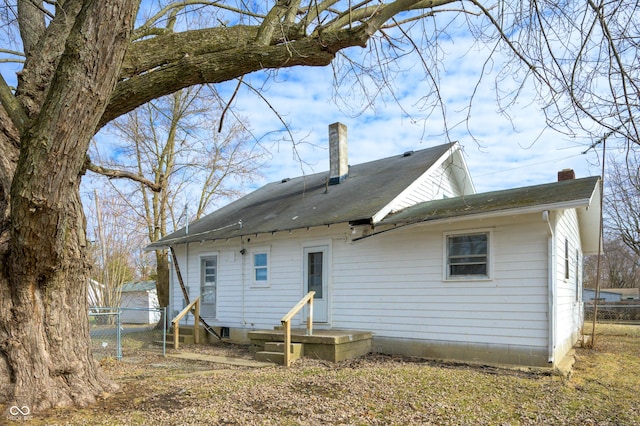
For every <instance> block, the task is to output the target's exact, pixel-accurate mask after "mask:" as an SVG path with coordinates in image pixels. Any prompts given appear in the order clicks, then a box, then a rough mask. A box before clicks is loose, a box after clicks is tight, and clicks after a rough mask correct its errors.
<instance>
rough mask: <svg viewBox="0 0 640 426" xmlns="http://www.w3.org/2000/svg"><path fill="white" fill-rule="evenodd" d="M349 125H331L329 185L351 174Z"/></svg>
mask: <svg viewBox="0 0 640 426" xmlns="http://www.w3.org/2000/svg"><path fill="white" fill-rule="evenodd" d="M347 157H348V156H347V126H345V125H344V124H342V123H333V124H330V125H329V185H337V184H339V183H340V182H342V181H343V180H345V179H346V178H347V176H348V175H349V159H348V158H347Z"/></svg>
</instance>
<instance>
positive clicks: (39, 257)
mask: <svg viewBox="0 0 640 426" xmlns="http://www.w3.org/2000/svg"><path fill="white" fill-rule="evenodd" d="M4 5H5V8H4V9H3V12H4V14H2V15H0V19H4V24H5V25H3V26H2V27H0V28H1V29H2V30H3V31H5V33H4V34H5V37H4V39H5V40H8V42H9V43H12V42H13V41H14V40H15V41H16V43H15V44H14V45H11V46H8V47H7V48H4V49H3V50H2V51H1V52H0V54H3V55H5V56H6V57H8V58H10V59H11V58H13V59H17V60H21V59H22V57H20V56H17V54H16V52H20V51H22V53H23V54H24V57H23V58H24V64H23V66H22V68H21V70H20V72H19V74H18V76H17V77H18V78H17V81H16V83H15V86H16V87H15V88H11V87H10V85H9V84H7V83H6V81H5V79H4V75H3V78H2V79H0V104H1V105H2V108H0V258H1V259H2V262H1V263H0V396H1V398H2V400H3V401H6V402H7V403H9V404H18V405H20V406H25V405H26V406H29V407H30V408H31V409H32V410H33V411H37V410H41V409H44V408H47V407H51V406H62V405H73V404H76V405H86V404H89V403H92V402H93V401H94V400H95V396H96V395H99V394H100V393H102V392H103V391H104V390H107V389H110V388H111V384H110V383H109V381H108V380H106V379H105V377H104V376H103V375H102V374H101V373H100V371H99V369H98V367H97V365H96V363H95V361H94V360H93V358H92V356H91V354H90V351H89V332H88V320H87V313H86V309H84V307H85V306H86V284H85V283H86V281H87V278H88V268H87V254H86V247H87V241H86V236H85V218H84V214H83V210H82V205H81V202H80V195H79V186H80V181H81V177H82V176H83V174H84V172H85V170H86V169H87V168H88V167H91V164H90V163H89V162H88V161H87V157H86V154H87V150H88V148H89V144H90V141H91V138H92V137H93V136H94V135H95V134H96V132H98V131H99V130H100V129H101V128H102V127H103V126H104V125H105V124H106V123H109V122H110V121H112V120H114V119H116V118H117V117H120V116H122V115H124V114H126V113H128V112H130V111H133V110H134V109H136V108H137V107H139V106H140V105H143V104H145V103H146V102H149V101H151V100H153V99H157V98H160V97H162V96H165V95H169V94H171V93H174V92H176V91H178V90H180V89H184V88H186V87H190V86H194V85H198V84H203V83H220V82H224V81H230V80H233V79H240V78H241V77H242V76H244V75H246V74H249V73H254V72H258V71H268V70H276V69H280V68H286V67H294V66H300V65H302V66H325V65H328V64H330V63H332V62H333V61H334V59H336V57H337V56H339V57H340V58H341V60H342V64H344V65H346V66H345V67H344V68H340V67H336V78H337V79H338V81H346V80H340V79H341V78H342V77H343V75H341V74H340V71H341V70H346V71H349V72H356V74H355V76H356V78H357V77H358V74H357V73H362V72H369V77H370V78H361V79H358V80H357V81H359V82H362V83H363V84H364V85H362V86H360V87H361V88H362V89H363V91H364V93H366V94H376V93H379V92H380V89H381V88H385V87H388V82H389V81H390V79H392V78H393V74H392V72H393V71H394V69H397V68H396V65H398V66H399V64H402V62H401V61H397V60H398V59H402V58H404V56H406V55H407V54H414V55H416V56H415V57H416V59H417V63H419V64H420V65H421V66H422V67H423V69H424V72H425V76H426V79H427V80H428V81H431V83H432V86H431V87H432V92H431V93H427V95H430V96H431V98H430V99H429V100H426V102H424V104H425V105H429V106H433V105H435V106H436V110H438V111H442V113H443V115H445V113H446V109H445V108H444V106H443V103H442V102H441V100H440V99H439V96H438V90H437V89H438V75H439V73H440V72H443V71H444V70H443V68H441V67H443V63H444V59H445V58H444V57H443V55H442V52H441V51H440V50H439V44H438V42H439V40H440V38H441V37H449V36H450V35H449V33H448V32H449V31H451V32H452V28H453V27H450V26H449V24H457V23H460V22H462V23H464V24H465V25H466V26H467V28H468V29H469V30H470V31H472V32H473V33H474V35H475V36H476V37H477V38H478V40H479V41H480V42H482V43H485V44H488V45H490V46H491V49H490V51H491V52H498V51H504V52H507V53H508V54H510V55H511V57H512V58H513V62H511V63H509V65H508V66H507V67H505V68H504V69H503V73H502V75H501V77H502V79H503V81H499V82H498V85H497V88H498V96H499V97H500V99H499V100H500V101H501V103H502V106H503V107H504V108H507V107H508V105H509V103H511V102H514V101H515V100H516V99H517V96H518V94H519V91H518V90H515V91H511V90H510V91H508V93H503V92H502V91H500V87H501V85H502V84H503V82H504V79H512V80H514V81H515V82H516V83H518V84H521V83H522V82H523V81H525V80H527V79H533V80H534V81H535V83H536V85H537V86H536V87H537V88H538V92H539V95H540V96H539V98H538V100H539V101H540V102H542V103H543V107H544V109H545V111H546V113H547V116H548V119H549V122H550V124H552V125H554V126H556V127H559V128H563V129H565V130H566V131H568V132H571V131H572V129H574V128H581V129H582V130H584V131H585V132H588V133H589V134H592V135H603V134H605V133H607V132H610V133H612V134H615V135H618V136H620V137H622V138H623V139H624V140H625V141H628V142H629V143H632V144H637V143H638V141H639V138H638V131H637V127H636V123H637V122H638V120H637V118H636V117H635V116H636V114H637V111H638V104H639V103H638V96H640V90H639V87H638V81H639V79H638V69H639V68H638V67H637V66H636V65H637V57H638V55H637V50H638V45H637V43H638V39H639V38H638V28H640V26H639V25H638V20H639V19H640V13H637V12H638V11H637V9H638V7H640V5H638V4H637V2H634V1H630V0H621V1H616V2H603V1H600V2H597V3H596V2H594V1H593V0H587V1H586V2H583V1H580V2H578V1H576V2H556V1H550V0H548V1H547V0H536V1H533V0H530V1H524V0H523V1H512V2H507V1H500V0H496V2H495V3H489V4H485V3H481V2H479V1H478V0H469V1H452V0H390V1H385V0H382V1H378V2H375V3H373V2H370V1H366V0H365V1H362V2H356V3H351V2H334V1H331V0H328V1H324V2H311V1H309V2H302V1H300V0H277V1H275V2H238V3H236V2H229V1H225V0H222V1H204V0H202V1H198V0H187V1H179V2H175V3H165V2H164V1H159V2H145V3H144V10H140V11H139V10H138V9H139V5H140V4H139V2H136V1H132V0H65V1H57V2H56V1H51V2H49V1H47V2H45V1H41V0H15V1H12V0H5V2H4ZM195 9H198V10H199V13H200V15H201V17H202V19H199V20H196V21H194V20H192V19H191V15H190V13H189V12H191V11H193V10H195ZM137 14H138V15H139V17H140V18H141V19H140V20H138V21H137V20H136V15H137ZM136 22H142V23H141V24H140V25H139V26H138V27H137V28H136V27H135V23H136ZM207 22H208V23H210V24H207V25H201V26H197V25H199V24H201V23H207ZM172 29H175V31H172ZM348 47H368V49H367V50H364V52H367V55H364V56H362V57H359V58H358V61H359V62H357V61H356V60H355V59H354V57H353V56H351V57H349V56H347V53H348V52H347V53H342V52H346V51H345V49H346V48H348ZM352 51H353V49H351V50H350V51H349V52H352ZM349 54H351V53H349ZM415 63H416V61H413V62H412V63H411V65H413V64H415ZM490 63H491V57H489V58H487V62H486V63H485V66H487V65H488V64H490ZM365 82H371V83H366V84H365ZM367 84H372V85H375V84H378V85H379V86H372V87H368V86H367ZM469 96H470V102H472V101H473V94H470V95H469ZM372 101H373V100H372ZM438 105H439V107H438ZM129 177H130V178H131V179H134V180H136V181H138V182H142V183H144V184H146V185H147V186H148V187H149V188H150V189H152V190H156V191H158V190H160V185H158V183H157V182H153V181H150V180H149V179H146V178H145V177H144V176H140V175H138V174H131V175H130V176H129Z"/></svg>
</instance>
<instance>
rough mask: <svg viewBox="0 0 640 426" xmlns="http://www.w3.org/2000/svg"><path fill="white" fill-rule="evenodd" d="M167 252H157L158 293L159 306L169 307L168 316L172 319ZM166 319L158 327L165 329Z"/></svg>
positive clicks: (162, 319)
mask: <svg viewBox="0 0 640 426" xmlns="http://www.w3.org/2000/svg"><path fill="white" fill-rule="evenodd" d="M167 256H168V254H167V251H166V250H158V251H156V266H157V281H156V291H157V292H158V306H160V307H161V308H162V307H165V306H166V307H167V311H166V312H167V315H168V316H169V319H171V311H170V306H169V258H168V257H167ZM164 324H165V319H164V317H162V318H160V322H159V323H158V326H160V327H163V326H164Z"/></svg>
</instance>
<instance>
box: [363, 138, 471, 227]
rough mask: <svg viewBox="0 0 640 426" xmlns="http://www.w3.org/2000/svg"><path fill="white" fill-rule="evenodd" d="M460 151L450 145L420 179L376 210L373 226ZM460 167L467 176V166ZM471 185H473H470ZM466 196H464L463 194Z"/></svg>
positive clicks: (456, 145)
mask: <svg viewBox="0 0 640 426" xmlns="http://www.w3.org/2000/svg"><path fill="white" fill-rule="evenodd" d="M459 150H460V144H459V143H458V142H456V143H454V144H453V145H451V147H450V148H449V149H448V150H447V152H445V153H444V154H442V155H441V156H440V158H438V159H437V160H436V161H435V162H434V163H433V164H432V165H431V167H429V168H428V169H427V170H425V172H424V173H422V174H421V175H420V177H419V178H418V179H416V180H414V181H413V182H412V183H411V185H409V186H407V187H406V188H405V189H404V191H402V192H401V193H400V194H398V195H397V196H396V197H395V198H394V199H393V200H391V201H390V202H389V203H388V204H387V205H385V206H384V207H382V208H381V209H380V210H378V212H377V213H376V214H374V215H373V217H372V222H373V223H374V224H376V223H378V222H380V221H381V220H382V219H384V218H385V217H387V215H388V214H389V213H391V212H392V211H393V210H394V208H395V207H396V206H397V205H398V204H399V202H400V201H401V200H403V199H405V198H406V197H407V195H408V194H410V193H412V192H413V191H414V190H415V188H416V187H417V186H419V185H421V184H422V182H424V180H425V179H426V178H427V177H428V176H429V175H431V173H433V172H434V171H435V170H436V169H437V168H438V167H440V166H441V165H442V163H444V162H445V161H446V160H447V159H448V158H450V157H453V154H454V153H455V152H456V151H459ZM459 158H462V155H460V156H459ZM461 166H462V167H464V170H465V173H466V174H467V176H468V175H469V170H468V169H467V168H466V167H467V165H466V164H464V163H463V164H462V165H461ZM469 181H471V179H470V178H469ZM472 185H473V183H472ZM465 195H466V194H465Z"/></svg>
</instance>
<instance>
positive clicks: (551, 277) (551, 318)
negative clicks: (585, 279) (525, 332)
mask: <svg viewBox="0 0 640 426" xmlns="http://www.w3.org/2000/svg"><path fill="white" fill-rule="evenodd" d="M542 220H543V221H545V222H546V223H547V226H548V227H549V230H548V232H547V235H548V239H547V241H548V243H547V244H548V247H547V251H548V253H547V258H548V263H549V266H548V273H547V281H548V282H547V285H548V289H547V296H548V299H549V300H548V305H549V307H548V309H549V315H548V324H549V330H548V331H549V341H548V344H549V348H548V349H549V353H548V356H549V359H548V361H549V363H553V358H554V356H553V353H554V350H555V347H556V342H555V340H556V336H555V328H556V327H555V325H556V304H555V277H556V262H555V256H554V252H555V244H554V237H553V227H552V226H551V220H550V218H549V210H544V211H543V212H542Z"/></svg>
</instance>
